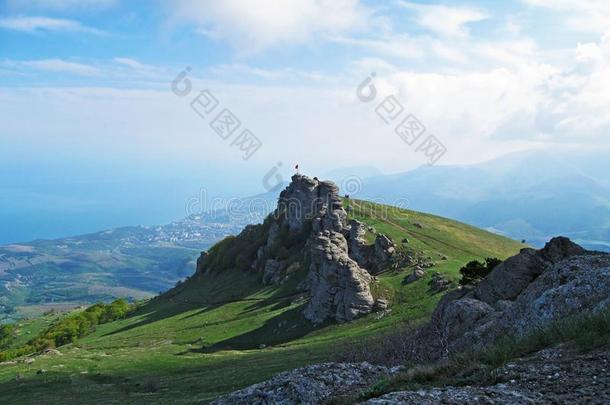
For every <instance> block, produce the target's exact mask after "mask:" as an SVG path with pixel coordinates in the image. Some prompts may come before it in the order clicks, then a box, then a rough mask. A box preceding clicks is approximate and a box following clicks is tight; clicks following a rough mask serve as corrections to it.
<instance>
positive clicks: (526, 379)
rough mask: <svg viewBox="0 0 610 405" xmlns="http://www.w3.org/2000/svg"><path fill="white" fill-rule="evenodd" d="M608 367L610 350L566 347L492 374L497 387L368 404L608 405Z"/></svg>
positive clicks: (398, 395)
mask: <svg viewBox="0 0 610 405" xmlns="http://www.w3.org/2000/svg"><path fill="white" fill-rule="evenodd" d="M609 363H610V351H608V350H607V349H605V350H604V349H602V350H596V351H593V352H587V353H582V352H580V351H578V350H574V349H569V348H566V347H553V348H548V349H543V350H541V351H539V352H536V353H534V354H532V355H530V356H527V357H525V358H520V359H517V360H515V361H512V362H511V363H509V364H506V365H504V366H502V367H500V368H498V369H496V370H493V372H492V373H491V374H492V375H494V376H497V379H496V382H495V383H494V384H493V385H489V386H466V387H451V386H447V387H439V388H423V389H420V390H417V391H401V392H392V393H389V394H386V395H383V396H381V397H379V398H374V399H370V400H368V401H366V402H365V403H366V404H368V405H393V404H423V405H436V404H464V405H466V404H497V405H500V404H501V405H531V404H545V405H546V404H549V405H551V404H607V403H610V374H608V373H607V368H608V364H609ZM498 380H499V381H498Z"/></svg>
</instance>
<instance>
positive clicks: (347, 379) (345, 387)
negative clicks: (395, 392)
mask: <svg viewBox="0 0 610 405" xmlns="http://www.w3.org/2000/svg"><path fill="white" fill-rule="evenodd" d="M396 371H398V370H393V369H389V368H387V367H381V366H373V365H371V364H369V363H356V364H352V363H325V364H317V365H313V366H308V367H303V368H300V369H296V370H293V371H289V372H285V373H281V374H278V375H277V376H275V377H273V378H272V379H271V380H269V381H265V382H262V383H260V384H255V385H252V386H250V387H248V388H245V389H243V390H240V391H237V392H234V393H232V394H230V395H227V396H225V397H221V398H219V399H217V400H216V401H214V402H212V403H213V404H215V405H242V404H243V405H250V404H265V405H280V404H320V403H324V402H325V401H326V400H328V399H330V398H331V397H336V396H341V395H346V394H354V393H358V392H359V391H361V390H364V389H365V388H367V387H368V386H369V385H371V384H373V383H375V382H377V381H378V380H379V379H380V378H383V377H385V376H388V375H390V374H392V373H394V372H396Z"/></svg>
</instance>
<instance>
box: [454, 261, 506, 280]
mask: <svg viewBox="0 0 610 405" xmlns="http://www.w3.org/2000/svg"><path fill="white" fill-rule="evenodd" d="M500 263H502V260H500V259H497V258H495V257H488V258H487V259H485V262H480V261H478V260H473V261H471V262H468V263H467V264H466V266H464V267H462V268H461V269H460V274H461V275H462V279H461V280H460V284H461V285H468V284H477V283H478V282H480V281H481V280H482V279H483V278H485V277H486V276H487V275H488V274H489V273H491V271H492V270H493V269H494V268H495V267H496V266H497V265H499V264H500Z"/></svg>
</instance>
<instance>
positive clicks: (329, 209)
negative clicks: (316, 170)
mask: <svg viewBox="0 0 610 405" xmlns="http://www.w3.org/2000/svg"><path fill="white" fill-rule="evenodd" d="M367 231H368V229H367V228H366V226H365V225H364V224H363V223H361V222H359V221H356V220H351V221H348V216H347V212H346V211H345V209H344V208H343V204H342V201H341V198H340V197H339V189H338V188H337V186H336V185H335V184H334V183H332V182H329V181H320V180H318V179H317V178H313V179H312V178H309V177H307V176H303V175H295V176H293V177H292V182H291V183H290V185H288V187H287V188H286V189H285V190H283V191H282V192H281V194H280V197H279V200H278V205H277V209H276V210H275V211H274V212H273V214H271V215H270V216H269V217H268V218H267V219H266V220H265V223H264V224H263V225H258V226H252V227H246V229H244V231H243V232H242V233H241V234H240V235H239V236H238V237H237V241H236V242H235V243H236V246H237V247H240V246H241V245H240V244H243V245H248V249H251V247H250V245H252V243H253V242H252V240H255V241H257V243H255V244H254V247H255V252H256V253H255V255H254V257H253V258H252V261H251V264H250V265H249V269H251V270H253V271H257V272H259V273H261V281H262V282H263V283H264V284H267V285H270V284H282V283H284V282H285V281H286V280H287V279H288V278H289V277H290V276H291V274H292V273H293V271H292V269H294V268H297V269H300V268H301V265H305V264H307V265H308V268H307V270H308V273H307V276H306V278H305V280H304V282H302V283H301V285H300V286H301V288H302V289H303V290H304V292H305V293H306V294H307V296H308V298H309V300H308V302H307V304H306V305H305V308H304V311H303V314H304V315H305V317H306V318H307V319H309V320H310V321H311V322H312V323H314V324H321V323H323V322H325V321H338V322H344V321H350V320H352V319H354V318H356V317H358V316H360V315H363V314H367V313H370V312H371V311H373V309H374V300H373V296H372V294H371V288H370V285H371V283H373V282H374V279H373V277H371V274H375V272H376V271H378V270H379V269H381V268H382V267H383V266H384V265H386V264H387V263H388V262H389V261H391V260H392V257H393V256H394V253H395V245H394V242H392V240H391V239H390V238H388V237H386V236H384V235H381V234H378V235H376V239H375V243H374V244H371V245H369V244H367V242H366V240H365V235H366V232H367ZM234 251H237V252H238V251H239V249H235V250H234ZM207 261H208V260H207V258H206V256H203V255H202V257H201V258H200V259H199V260H198V265H197V268H198V272H199V273H204V272H205V271H206V263H207ZM217 262H218V261H217ZM295 265H296V267H295Z"/></svg>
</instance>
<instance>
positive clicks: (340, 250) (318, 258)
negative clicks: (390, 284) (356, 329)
mask: <svg viewBox="0 0 610 405" xmlns="http://www.w3.org/2000/svg"><path fill="white" fill-rule="evenodd" d="M308 250H309V254H310V260H311V266H310V271H309V275H308V277H307V285H308V287H309V292H310V302H309V303H308V305H307V307H306V308H305V310H304V312H303V314H304V315H305V317H306V318H307V319H309V320H310V321H312V322H313V323H314V324H319V323H322V322H324V321H326V320H327V319H334V320H336V321H339V322H344V321H350V320H353V319H354V318H356V317H357V316H359V315H363V314H367V313H369V312H371V311H372V309H373V296H372V295H371V291H370V287H369V285H370V283H371V276H370V275H369V273H368V272H367V271H366V270H364V269H361V268H360V267H359V266H358V264H357V263H356V262H355V261H354V260H352V259H351V258H350V257H349V256H348V254H347V241H346V240H345V238H344V237H343V235H342V234H340V233H338V232H333V231H324V232H322V233H319V234H318V235H316V236H314V237H312V238H311V239H310V242H309V249H308Z"/></svg>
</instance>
